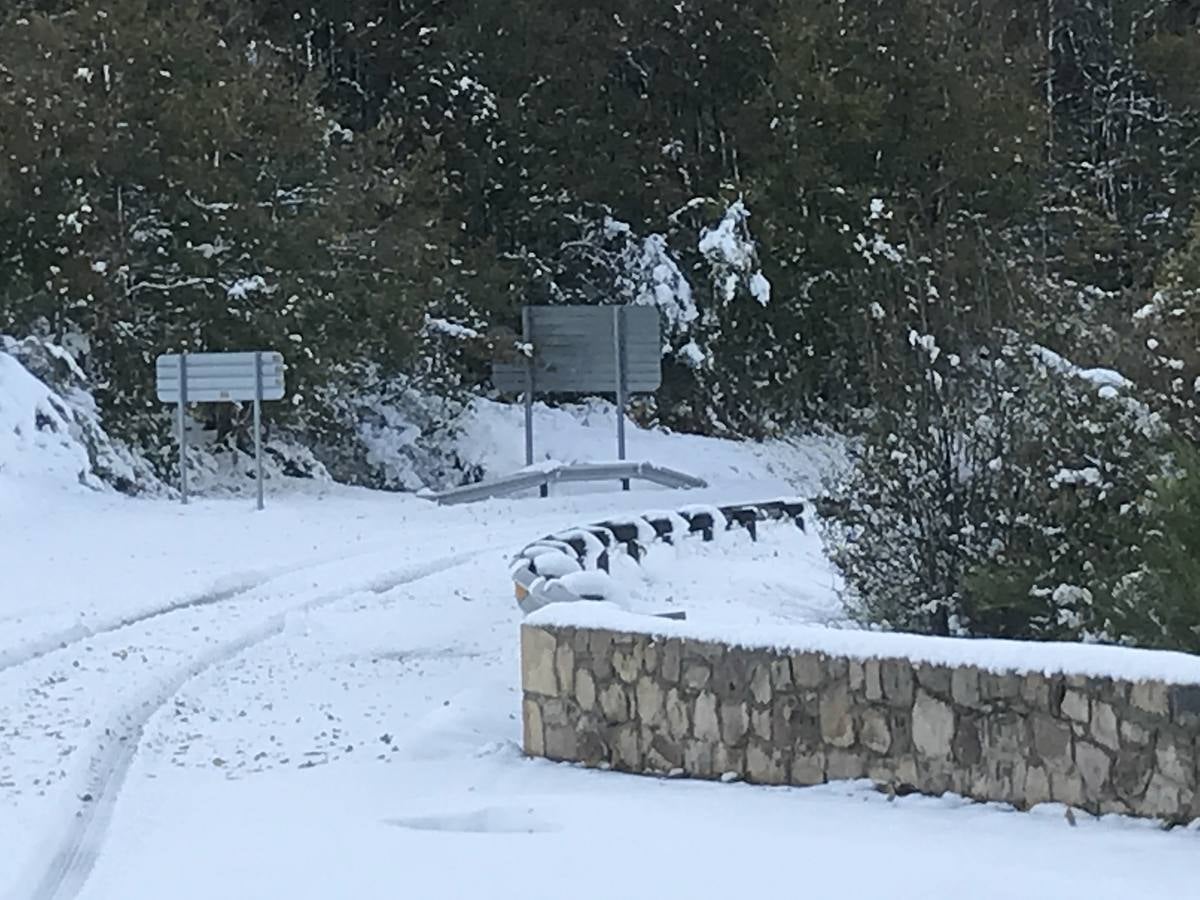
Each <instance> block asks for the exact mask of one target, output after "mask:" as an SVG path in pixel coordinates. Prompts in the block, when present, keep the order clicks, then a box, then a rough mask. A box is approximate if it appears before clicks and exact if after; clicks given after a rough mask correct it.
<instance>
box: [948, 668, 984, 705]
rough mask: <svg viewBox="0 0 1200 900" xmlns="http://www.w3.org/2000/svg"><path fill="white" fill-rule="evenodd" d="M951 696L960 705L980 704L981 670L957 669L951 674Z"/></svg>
mask: <svg viewBox="0 0 1200 900" xmlns="http://www.w3.org/2000/svg"><path fill="white" fill-rule="evenodd" d="M950 696H951V697H952V698H954V702H955V704H957V705H958V706H965V707H968V708H974V707H977V706H979V670H978V669H972V668H958V669H955V670H954V671H953V672H952V673H951V675H950Z"/></svg>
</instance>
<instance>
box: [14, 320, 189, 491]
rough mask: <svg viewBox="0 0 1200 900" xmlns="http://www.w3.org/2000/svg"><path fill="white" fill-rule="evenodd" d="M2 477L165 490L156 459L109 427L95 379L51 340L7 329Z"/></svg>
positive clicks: (137, 489) (64, 484)
mask: <svg viewBox="0 0 1200 900" xmlns="http://www.w3.org/2000/svg"><path fill="white" fill-rule="evenodd" d="M0 479H3V480H5V481H7V482H8V483H9V485H10V486H11V485H12V484H13V483H14V482H16V481H18V480H20V481H35V482H41V483H50V484H57V485H59V486H66V487H69V488H76V489H77V488H78V487H79V486H80V485H83V486H84V487H86V488H89V489H92V490H100V489H104V488H106V487H109V486H111V487H115V488H117V489H119V490H121V491H124V492H126V493H144V492H149V493H160V492H163V491H164V490H165V487H164V485H163V484H162V482H161V481H159V479H158V478H157V477H156V476H155V475H154V472H153V470H152V469H151V468H150V466H149V464H148V463H147V462H146V461H145V460H143V459H141V458H140V457H139V456H137V454H135V453H133V452H132V451H130V450H129V448H128V447H126V446H124V445H123V444H122V443H120V442H119V441H116V440H114V439H112V438H111V437H110V436H109V435H108V434H107V433H106V432H105V430H104V427H103V425H102V424H101V420H100V412H99V410H98V408H97V406H96V401H95V398H94V397H93V396H92V394H91V392H90V391H89V390H88V387H87V378H86V377H85V375H84V373H83V371H82V370H81V369H80V368H79V366H78V364H77V363H76V362H75V359H74V358H73V357H72V356H71V354H70V353H68V352H67V351H66V350H65V349H63V348H62V347H60V346H58V345H57V344H53V343H50V342H49V341H43V340H39V339H37V338H32V337H31V338H26V339H25V340H23V341H17V340H14V339H12V338H10V337H5V336H3V335H0Z"/></svg>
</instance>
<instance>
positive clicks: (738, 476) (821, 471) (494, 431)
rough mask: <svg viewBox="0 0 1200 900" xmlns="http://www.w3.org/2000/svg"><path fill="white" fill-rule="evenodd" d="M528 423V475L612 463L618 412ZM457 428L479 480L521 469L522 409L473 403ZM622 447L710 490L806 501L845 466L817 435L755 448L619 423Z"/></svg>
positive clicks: (552, 413)
mask: <svg viewBox="0 0 1200 900" xmlns="http://www.w3.org/2000/svg"><path fill="white" fill-rule="evenodd" d="M533 420H534V421H533V432H534V466H535V467H537V466H539V465H541V464H544V463H546V462H547V461H553V462H554V463H559V462H562V463H572V462H594V461H597V460H611V459H613V458H615V456H616V445H617V438H616V434H617V410H616V407H615V406H614V405H613V404H612V403H609V402H607V401H603V400H594V401H592V402H590V403H584V404H577V405H570V406H564V407H555V408H552V407H549V406H547V405H546V404H544V403H536V404H534V409H533ZM458 425H459V436H458V439H457V441H456V449H457V453H458V456H459V458H460V459H461V460H462V462H463V463H465V464H467V465H469V466H472V467H477V468H478V470H479V471H480V472H481V473H483V475H484V477H487V476H495V475H507V474H510V473H512V472H516V471H519V470H522V469H524V468H525V437H524V408H523V407H521V406H519V405H509V404H503V403H496V402H493V401H490V400H477V401H475V402H474V403H473V404H472V405H471V407H470V408H469V409H468V410H467V411H466V413H465V414H464V415H463V417H462V418H461V419H460V420H459V423H458ZM626 445H627V447H626V456H627V457H628V458H629V459H631V460H636V461H638V462H648V463H653V464H656V465H660V466H666V467H668V468H673V469H678V470H680V471H683V472H686V473H687V474H688V475H695V476H697V477H699V478H703V479H704V480H705V481H707V482H708V483H709V484H712V485H720V484H728V483H730V482H735V481H736V482H740V483H743V484H744V483H746V482H752V481H773V482H778V481H783V482H786V483H787V484H789V485H790V486H791V489H792V490H793V491H794V492H795V493H798V494H801V495H806V496H813V495H815V494H818V493H820V492H821V489H822V487H823V485H824V484H826V483H827V482H829V481H830V480H833V479H836V478H837V477H838V476H839V475H840V474H841V473H842V472H844V471H845V470H846V468H847V466H848V462H847V454H846V447H845V442H844V441H843V440H842V439H840V438H836V437H824V436H817V435H812V436H809V435H806V436H804V437H800V438H795V439H790V440H774V441H765V442H762V443H755V442H751V441H730V440H726V439H722V438H711V437H703V436H700V435H685V434H673V433H671V432H669V431H665V430H661V429H644V428H639V427H637V426H636V425H635V424H634V423H633V422H630V421H626ZM557 490H562V489H556V491H557ZM574 490H596V487H595V486H591V487H577V488H575V489H574Z"/></svg>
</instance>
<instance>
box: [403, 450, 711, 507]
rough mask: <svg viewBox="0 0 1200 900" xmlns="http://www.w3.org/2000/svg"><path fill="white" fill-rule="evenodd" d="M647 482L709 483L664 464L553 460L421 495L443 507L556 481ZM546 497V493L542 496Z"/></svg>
mask: <svg viewBox="0 0 1200 900" xmlns="http://www.w3.org/2000/svg"><path fill="white" fill-rule="evenodd" d="M618 480H619V481H626V482H628V481H648V482H650V483H651V484H657V485H659V486H661V487H668V488H703V487H708V482H706V481H705V480H704V479H703V478H697V477H695V476H694V475H688V474H687V473H685V472H677V471H675V470H674V469H668V468H666V467H665V466H656V465H654V464H653V463H648V462H624V461H622V462H612V463H560V462H550V463H547V464H543V465H536V466H532V467H530V468H527V469H522V470H521V471H520V472H514V473H513V474H512V475H503V476H501V477H499V478H493V479H491V480H490V481H481V482H478V483H477V484H465V485H462V486H460V487H455V488H449V489H447V490H444V491H424V492H422V494H421V496H423V497H426V498H427V499H429V500H433V501H434V502H436V503H439V504H441V505H442V506H450V505H454V504H458V503H476V502H478V501H480V500H493V499H495V498H497V497H509V496H512V495H513V494H520V493H522V492H523V491H529V490H533V489H534V488H548V487H550V486H551V485H554V484H570V483H572V482H581V481H618ZM543 496H544V495H543Z"/></svg>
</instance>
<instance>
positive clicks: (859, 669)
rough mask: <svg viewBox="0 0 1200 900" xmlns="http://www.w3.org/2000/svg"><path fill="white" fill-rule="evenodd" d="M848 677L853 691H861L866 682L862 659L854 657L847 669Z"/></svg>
mask: <svg viewBox="0 0 1200 900" xmlns="http://www.w3.org/2000/svg"><path fill="white" fill-rule="evenodd" d="M846 678H847V680H848V682H849V685H850V690H851V691H861V690H862V689H863V686H864V685H865V684H866V680H867V678H866V673H865V672H864V669H863V664H862V661H861V660H857V659H852V660H850V661H849V665H848V667H847V670H846Z"/></svg>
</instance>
